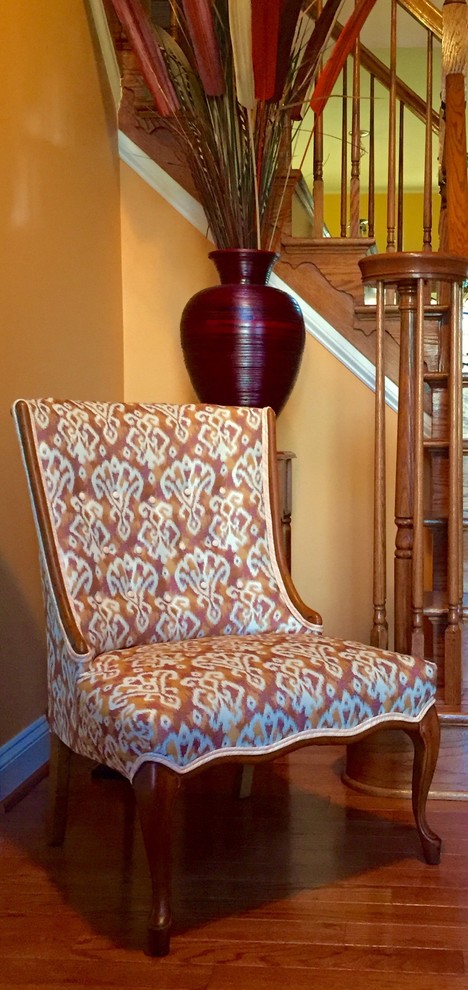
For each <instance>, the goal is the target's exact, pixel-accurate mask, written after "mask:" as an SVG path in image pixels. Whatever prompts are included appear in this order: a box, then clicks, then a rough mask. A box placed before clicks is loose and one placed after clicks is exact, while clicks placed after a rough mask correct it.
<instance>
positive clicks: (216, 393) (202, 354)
mask: <svg viewBox="0 0 468 990" xmlns="http://www.w3.org/2000/svg"><path fill="white" fill-rule="evenodd" d="M209 257H210V258H212V260H213V261H214V264H215V265H216V268H217V270H218V274H219V276H220V279H221V285H215V286H212V287H210V288H209V289H203V290H202V291H201V292H197V294H196V295H195V296H193V297H192V299H190V300H189V302H188V303H187V305H186V307H185V309H184V311H183V313H182V319H181V341H182V350H183V354H184V359H185V364H186V367H187V370H188V373H189V375H190V380H191V382H192V385H193V387H194V389H195V392H196V394H197V396H198V398H199V400H200V402H213V403H216V404H218V405H225V406H272V407H273V409H274V410H275V412H276V413H279V412H280V411H281V409H282V408H283V406H284V404H285V402H286V400H287V398H288V396H289V394H290V392H291V389H292V387H293V385H294V382H295V380H296V377H297V373H298V371H299V365H300V363H301V359H302V353H303V350H304V343H305V329H304V320H303V317H302V313H301V310H300V308H299V306H298V304H297V303H296V302H295V300H294V299H293V298H292V297H291V296H289V295H288V294H287V293H286V292H282V291H281V290H280V289H276V288H274V287H273V286H271V285H268V284H267V283H268V279H269V277H270V274H271V271H272V269H273V265H274V263H275V261H276V260H277V258H278V255H277V254H275V252H274V251H260V250H256V249H244V248H233V249H226V250H219V251H212V252H211V254H210V256H209Z"/></svg>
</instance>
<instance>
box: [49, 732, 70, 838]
mask: <svg viewBox="0 0 468 990" xmlns="http://www.w3.org/2000/svg"><path fill="white" fill-rule="evenodd" d="M71 755H72V751H71V749H69V747H68V746H66V745H65V743H63V742H62V740H61V739H59V737H58V736H56V735H55V733H52V734H51V740H50V762H49V820H48V827H47V834H48V843H49V845H50V846H61V845H62V842H63V840H64V838H65V831H66V827H67V811H68V790H69V781H70V761H71Z"/></svg>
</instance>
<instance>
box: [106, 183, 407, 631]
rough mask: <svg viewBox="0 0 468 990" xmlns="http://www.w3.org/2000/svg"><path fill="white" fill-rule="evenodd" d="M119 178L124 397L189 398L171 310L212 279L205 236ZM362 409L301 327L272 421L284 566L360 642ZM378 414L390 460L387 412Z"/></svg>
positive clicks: (368, 436) (366, 458)
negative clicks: (285, 466) (301, 340)
mask: <svg viewBox="0 0 468 990" xmlns="http://www.w3.org/2000/svg"><path fill="white" fill-rule="evenodd" d="M121 188H122V258H123V285H124V323H125V329H124V334H125V397H126V399H128V400H136V399H144V400H163V401H171V402H183V401H191V400H192V399H193V398H194V394H193V391H192V388H191V385H190V382H189V379H188V376H187V373H186V371H185V368H184V365H183V359H182V354H181V350H180V343H179V319H180V314H181V312H182V309H183V307H184V305H185V303H186V302H187V300H188V299H189V298H190V296H191V295H192V294H193V293H194V292H196V291H198V290H199V289H201V288H204V287H206V286H207V285H212V284H214V283H215V282H216V281H217V276H216V274H215V271H214V268H213V266H212V264H211V262H209V261H208V260H207V252H208V251H209V250H210V247H212V245H210V244H209V243H208V242H207V241H206V240H205V239H204V238H203V237H201V235H200V234H198V233H197V232H196V231H195V230H194V229H193V228H192V227H191V226H190V225H189V224H188V223H187V221H185V220H184V219H183V218H182V217H180V216H179V215H178V214H177V213H176V211H175V210H174V209H172V208H171V207H170V206H168V205H167V203H165V202H164V200H162V199H161V197H160V196H159V195H158V194H157V193H155V192H154V191H153V190H152V189H151V188H150V187H149V186H148V185H147V184H146V183H145V182H144V181H143V180H142V179H140V178H139V177H138V176H137V175H136V174H135V173H134V172H132V170H131V169H130V168H129V167H128V166H126V165H122V184H121ZM373 415H374V396H373V393H372V392H371V391H370V390H369V389H368V388H367V387H366V386H364V385H362V384H361V383H360V382H359V381H358V380H357V379H356V378H355V376H354V375H352V374H351V373H350V372H349V371H347V370H346V369H345V368H344V367H343V365H341V364H340V363H339V362H338V361H337V360H336V359H335V358H333V357H332V356H331V355H330V354H329V353H328V352H327V351H326V350H325V348H324V347H322V346H321V345H320V344H319V343H318V342H317V341H315V340H314V339H313V338H312V337H311V336H309V335H308V337H307V341H306V350H305V357H304V361H303V365H302V368H301V371H300V375H299V378H298V381H297V383H296V386H295V389H294V392H293V394H292V396H291V398H290V400H289V402H288V404H287V405H286V407H285V410H284V411H283V413H282V414H281V416H280V417H279V421H278V441H279V446H280V447H281V448H282V449H288V450H293V451H294V452H295V454H296V455H297V459H296V460H295V461H294V468H293V489H294V490H293V502H294V506H293V574H294V578H295V581H296V583H297V586H298V589H299V591H300V592H301V594H302V596H303V597H304V598H305V600H306V601H307V602H309V603H310V604H311V605H313V606H315V607H316V608H318V609H319V610H320V611H321V612H322V614H323V617H324V621H325V629H326V631H327V632H329V633H330V634H336V635H343V636H347V637H354V638H360V639H364V640H365V641H368V637H369V630H370V626H371V621H372V579H371V574H372V542H371V541H372V513H373V510H372V471H373V467H372V463H373ZM388 419H389V448H390V449H389V465H390V466H392V464H393V461H394V432H395V423H394V419H395V417H394V414H392V413H391V412H390V413H389V415H388ZM389 473H390V475H393V472H392V471H391V470H390V472H389ZM390 538H391V539H392V532H391V520H390ZM390 545H391V544H390Z"/></svg>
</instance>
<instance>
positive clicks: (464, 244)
mask: <svg viewBox="0 0 468 990" xmlns="http://www.w3.org/2000/svg"><path fill="white" fill-rule="evenodd" d="M442 16H443V35H442V68H443V74H444V77H445V139H444V162H445V181H446V202H447V218H446V224H447V231H446V233H447V251H451V252H453V253H454V254H459V255H468V224H467V222H466V218H467V216H468V178H467V171H466V157H467V149H466V118H465V112H466V101H465V71H466V61H467V28H466V23H467V22H466V3H465V0H456V2H454V0H445V3H444V5H443V13H442Z"/></svg>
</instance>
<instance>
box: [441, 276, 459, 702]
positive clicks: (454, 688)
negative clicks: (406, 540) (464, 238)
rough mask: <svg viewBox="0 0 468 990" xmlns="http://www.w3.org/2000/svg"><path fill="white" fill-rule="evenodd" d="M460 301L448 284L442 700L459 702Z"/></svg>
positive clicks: (453, 285) (457, 286)
mask: <svg viewBox="0 0 468 990" xmlns="http://www.w3.org/2000/svg"><path fill="white" fill-rule="evenodd" d="M461 322H462V300H461V290H460V285H459V284H457V283H455V282H454V283H453V284H452V289H451V308H450V345H451V360H450V372H449V423H450V431H449V514H448V578H447V590H448V622H447V628H446V630H445V701H446V703H447V704H449V705H459V704H460V701H461V664H462V636H463V619H462V595H463V585H462V582H461V580H460V575H461V571H462V568H461V562H460V555H461V548H462V545H463V485H462V477H463V463H462V456H463V454H462V419H463V411H462V363H461V353H462V345H461Z"/></svg>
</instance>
